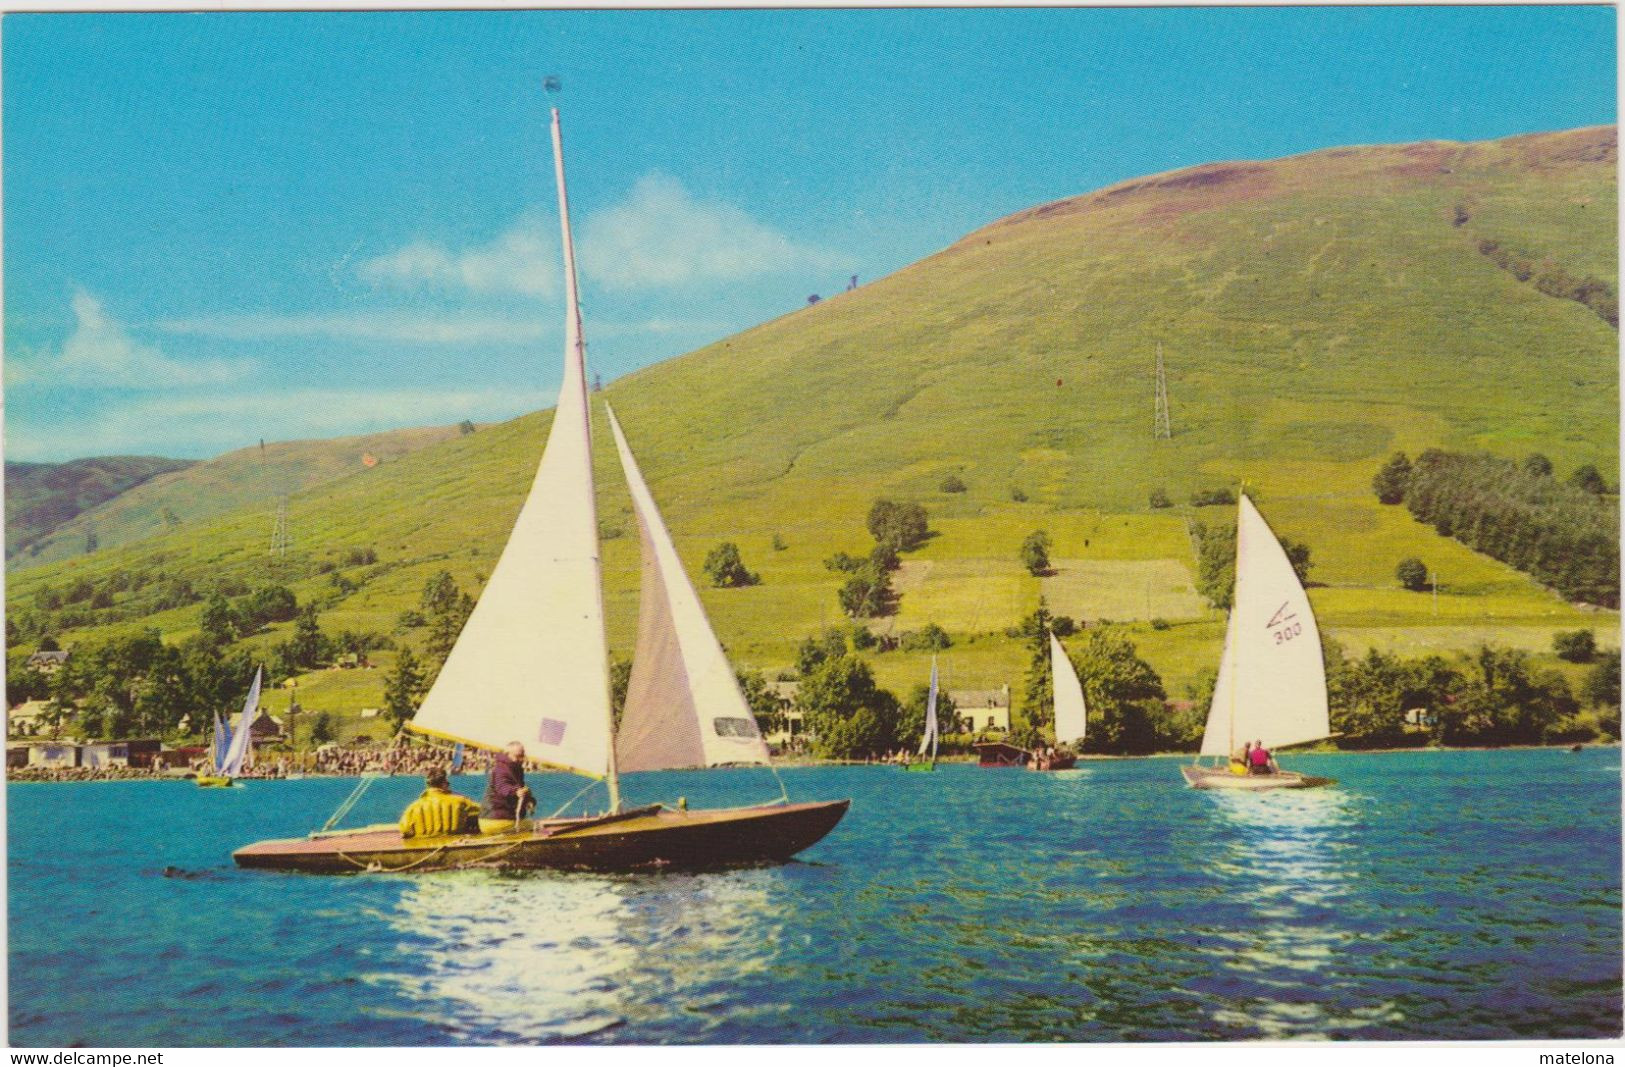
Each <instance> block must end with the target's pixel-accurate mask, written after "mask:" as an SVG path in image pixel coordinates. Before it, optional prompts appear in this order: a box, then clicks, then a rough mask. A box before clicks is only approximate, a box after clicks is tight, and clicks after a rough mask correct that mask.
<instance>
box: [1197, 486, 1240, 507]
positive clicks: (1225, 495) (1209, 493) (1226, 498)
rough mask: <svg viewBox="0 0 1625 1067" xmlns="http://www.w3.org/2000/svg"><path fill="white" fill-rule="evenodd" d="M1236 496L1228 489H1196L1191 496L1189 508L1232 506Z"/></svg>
mask: <svg viewBox="0 0 1625 1067" xmlns="http://www.w3.org/2000/svg"><path fill="white" fill-rule="evenodd" d="M1235 502H1236V494H1235V493H1232V492H1231V491H1230V490H1228V489H1224V488H1220V489H1198V490H1197V491H1196V492H1194V493H1192V494H1191V506H1192V507H1197V508H1205V507H1212V506H1216V505H1220V504H1234V503H1235Z"/></svg>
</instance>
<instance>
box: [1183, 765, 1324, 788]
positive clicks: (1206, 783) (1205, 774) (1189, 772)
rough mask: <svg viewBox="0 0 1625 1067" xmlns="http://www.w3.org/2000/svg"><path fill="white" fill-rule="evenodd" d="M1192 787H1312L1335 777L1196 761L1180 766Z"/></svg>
mask: <svg viewBox="0 0 1625 1067" xmlns="http://www.w3.org/2000/svg"><path fill="white" fill-rule="evenodd" d="M1179 771H1180V773H1181V774H1183V775H1184V776H1185V781H1186V782H1189V783H1190V786H1191V788H1192V789H1237V790H1241V791H1243V792H1250V793H1258V792H1263V791H1265V790H1269V789H1313V788H1315V787H1316V786H1322V785H1335V784H1337V780H1336V779H1335V778H1316V777H1314V776H1312V775H1307V774H1298V773H1296V772H1295V771H1277V772H1275V773H1274V774H1234V773H1232V772H1231V771H1230V769H1229V768H1227V767H1200V766H1196V765H1194V764H1191V765H1187V766H1184V767H1181V768H1179Z"/></svg>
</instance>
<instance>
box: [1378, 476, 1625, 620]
mask: <svg viewBox="0 0 1625 1067" xmlns="http://www.w3.org/2000/svg"><path fill="white" fill-rule="evenodd" d="M1599 483H1601V476H1600V475H1599V474H1598V473H1597V471H1596V468H1595V467H1591V466H1589V465H1587V466H1586V467H1582V468H1580V469H1578V470H1576V471H1575V472H1574V474H1573V475H1572V476H1571V477H1570V478H1569V480H1567V481H1559V480H1558V479H1557V478H1556V476H1555V475H1554V473H1553V470H1552V464H1551V461H1550V460H1548V459H1546V457H1544V456H1541V455H1538V454H1537V455H1533V456H1530V457H1529V458H1528V459H1526V460H1525V461H1524V462H1523V463H1521V464H1520V463H1516V462H1513V461H1512V460H1509V459H1502V458H1500V457H1498V456H1491V455H1488V454H1462V453H1455V452H1445V451H1442V450H1439V449H1429V450H1428V451H1426V452H1423V453H1422V454H1421V456H1419V457H1417V459H1416V461H1415V462H1414V463H1412V462H1411V461H1410V460H1409V459H1408V458H1407V457H1406V456H1405V454H1404V453H1398V454H1396V455H1395V456H1393V457H1392V458H1390V459H1389V461H1388V462H1387V463H1386V464H1384V466H1383V467H1382V469H1381V470H1379V471H1378V472H1377V476H1376V478H1375V479H1374V480H1373V485H1372V488H1373V490H1374V491H1375V492H1376V494H1377V497H1378V499H1379V500H1381V501H1382V502H1383V503H1387V504H1398V503H1401V502H1403V503H1404V504H1405V506H1406V508H1407V509H1409V511H1410V513H1411V514H1412V515H1413V516H1415V517H1416V519H1417V520H1418V521H1420V522H1425V523H1428V524H1429V525H1431V526H1432V527H1433V528H1434V529H1435V530H1437V531H1438V532H1439V533H1441V534H1443V535H1444V536H1446V537H1453V538H1455V539H1456V540H1458V541H1460V542H1461V543H1462V544H1464V545H1467V546H1468V547H1469V548H1472V549H1474V550H1475V551H1478V552H1483V553H1484V554H1485V555H1487V556H1491V557H1493V558H1495V559H1498V560H1500V561H1502V562H1503V563H1507V564H1510V565H1511V566H1513V567H1516V568H1517V569H1519V570H1521V571H1524V572H1525V573H1527V574H1530V575H1532V576H1533V577H1534V578H1535V579H1536V580H1538V581H1540V582H1542V583H1543V584H1545V585H1549V586H1551V587H1552V588H1554V589H1556V590H1557V591H1558V592H1559V593H1561V594H1562V595H1563V596H1564V597H1566V598H1568V599H1570V600H1577V601H1583V602H1585V603H1589V604H1600V605H1602V606H1605V607H1610V608H1617V607H1618V606H1619V501H1618V499H1617V498H1615V497H1610V496H1607V495H1604V493H1603V490H1604V489H1606V485H1605V484H1602V485H1601V487H1600V488H1599Z"/></svg>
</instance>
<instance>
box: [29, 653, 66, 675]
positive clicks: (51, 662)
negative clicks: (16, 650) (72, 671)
mask: <svg viewBox="0 0 1625 1067" xmlns="http://www.w3.org/2000/svg"><path fill="white" fill-rule="evenodd" d="M70 655H72V653H70V652H69V651H68V650H67V649H65V648H64V649H62V650H60V651H57V652H36V653H34V654H33V655H32V656H29V657H28V666H29V667H31V668H33V669H34V670H36V671H39V672H40V673H41V674H55V673H56V672H57V671H59V670H61V669H62V665H63V664H64V663H66V662H68V657H69V656H70Z"/></svg>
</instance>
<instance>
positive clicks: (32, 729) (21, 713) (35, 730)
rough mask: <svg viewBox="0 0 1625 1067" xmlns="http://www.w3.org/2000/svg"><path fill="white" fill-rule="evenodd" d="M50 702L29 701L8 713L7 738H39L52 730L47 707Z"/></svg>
mask: <svg viewBox="0 0 1625 1067" xmlns="http://www.w3.org/2000/svg"><path fill="white" fill-rule="evenodd" d="M49 703H50V701H49V700H29V701H26V702H24V703H22V704H18V705H17V706H16V707H14V708H12V709H11V710H10V711H8V712H6V736H7V737H39V736H41V735H42V734H44V733H45V732H46V731H47V730H49V729H50V721H49V716H47V715H46V714H45V706H46V705H47V704H49Z"/></svg>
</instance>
